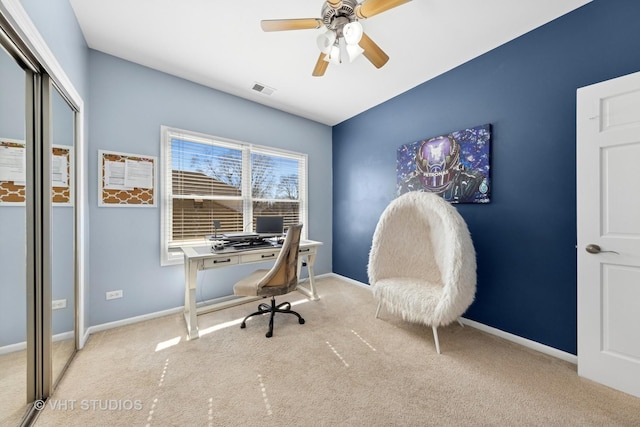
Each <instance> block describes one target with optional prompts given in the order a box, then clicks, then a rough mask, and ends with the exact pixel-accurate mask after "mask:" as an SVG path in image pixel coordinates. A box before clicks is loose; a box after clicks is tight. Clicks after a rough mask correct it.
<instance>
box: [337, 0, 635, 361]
mask: <svg viewBox="0 0 640 427" xmlns="http://www.w3.org/2000/svg"><path fill="white" fill-rule="evenodd" d="M639 21H640V2H638V1H632V0H595V1H593V2H592V3H589V4H587V5H585V6H583V7H582V8H580V9H577V10H576V11H574V12H572V13H570V14H567V15H565V16H563V17H560V18H559V19H557V20H555V21H552V22H550V23H549V24H547V25H544V26H542V27H540V28H538V29H536V30H534V31H532V32H529V33H527V34H525V35H523V36H522V37H519V38H518V39H516V40H514V41H512V42H510V43H508V44H505V45H503V46H501V47H499V48H496V49H494V50H493V51H491V52H488V53H487V54H485V55H482V56H480V57H478V58H476V59H474V60H472V61H470V62H468V63H466V64H463V65H461V66H459V67H457V68H455V69H453V70H452V71H450V72H447V73H445V74H443V75H441V76H439V77H437V78H435V79H433V80H431V81H428V82H426V83H424V84H422V85H420V86H418V87H416V88H414V89H412V90H410V91H408V92H406V93H404V94H402V95H399V96H397V97H396V98H394V99H392V100H390V101H388V102H385V103H383V104H381V105H379V106H377V107H375V108H372V109H371V110H369V111H366V112H364V113H362V114H360V115H358V116H356V117H354V118H352V119H350V120H347V121H345V122H343V123H341V124H339V125H337V126H335V127H334V128H333V173H334V176H333V179H334V181H333V184H334V193H333V198H334V212H333V215H334V217H333V233H334V241H335V242H336V243H335V246H334V248H333V269H334V272H335V273H338V274H341V275H344V276H347V277H349V278H352V279H355V280H358V281H361V282H365V283H367V282H368V279H367V271H366V268H367V261H368V255H369V250H370V246H371V238H372V236H373V231H374V229H375V226H376V223H377V220H378V217H379V215H380V214H381V212H382V211H383V210H384V208H385V207H386V205H387V204H388V203H389V202H390V201H391V200H392V199H393V198H395V191H396V171H395V162H396V150H397V148H398V147H399V146H400V145H402V144H406V143H408V142H412V141H416V140H421V139H425V138H428V137H432V136H437V135H441V134H446V133H449V132H452V131H455V130H459V129H464V128H467V127H472V126H476V125H482V124H485V123H490V124H491V125H492V158H491V177H492V195H491V203H489V204H487V205H471V204H465V205H456V207H457V208H458V210H459V212H460V213H461V214H462V216H463V217H464V218H465V220H466V221H467V223H468V225H469V228H470V230H471V234H472V238H473V241H474V245H475V248H476V251H477V259H478V291H477V294H476V300H475V302H474V303H473V305H472V306H471V307H470V308H469V310H468V311H467V313H466V315H465V317H467V318H469V319H473V320H476V321H478V322H480V323H483V324H486V325H489V326H492V327H495V328H498V329H500V330H503V331H506V332H509V333H512V334H515V335H518V336H521V337H524V338H527V339H530V340H533V341H537V342H540V343H542V344H545V345H548V346H551V347H554V348H557V349H559V350H562V351H565V352H568V353H572V354H576V351H577V343H576V340H577V339H576V335H577V330H576V329H577V325H576V324H577V314H576V286H577V284H576V248H575V245H576V183H575V173H576V167H575V163H576V149H575V147H576V130H575V129H576V113H575V111H576V89H578V88H579V87H582V86H586V85H590V84H593V83H597V82H600V81H603V80H608V79H611V78H615V77H619V76H621V75H625V74H629V73H632V72H636V71H638V70H640V25H639V24H638V22H639ZM416 54H419V53H416ZM434 60H436V58H434ZM391 61H393V55H391Z"/></svg>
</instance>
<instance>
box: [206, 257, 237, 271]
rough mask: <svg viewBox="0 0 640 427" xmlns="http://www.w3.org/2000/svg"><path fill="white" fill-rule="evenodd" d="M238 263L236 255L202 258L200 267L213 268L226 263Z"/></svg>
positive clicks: (223, 265)
mask: <svg viewBox="0 0 640 427" xmlns="http://www.w3.org/2000/svg"><path fill="white" fill-rule="evenodd" d="M235 264H238V257H237V256H229V257H223V258H214V259H211V258H209V259H204V260H202V268H203V269H206V268H215V267H226V266H227V265H235Z"/></svg>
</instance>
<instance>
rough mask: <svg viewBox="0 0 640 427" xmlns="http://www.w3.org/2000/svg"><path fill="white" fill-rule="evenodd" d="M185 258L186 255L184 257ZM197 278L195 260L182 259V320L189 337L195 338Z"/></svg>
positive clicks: (196, 325) (196, 330) (196, 335)
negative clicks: (185, 324) (185, 323)
mask: <svg viewBox="0 0 640 427" xmlns="http://www.w3.org/2000/svg"><path fill="white" fill-rule="evenodd" d="M185 258H186V257H185ZM197 279H198V267H197V261H195V262H191V261H188V260H187V259H185V260H184V320H185V322H187V335H188V336H189V339H190V340H192V339H196V338H198V337H199V336H200V335H199V334H198V313H197V312H196V283H197Z"/></svg>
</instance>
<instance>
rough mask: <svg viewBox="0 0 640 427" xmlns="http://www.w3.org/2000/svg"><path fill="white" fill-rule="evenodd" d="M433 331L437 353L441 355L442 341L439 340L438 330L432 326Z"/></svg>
mask: <svg viewBox="0 0 640 427" xmlns="http://www.w3.org/2000/svg"><path fill="white" fill-rule="evenodd" d="M431 329H432V330H433V340H434V341H435V342H436V351H437V352H438V354H440V341H439V340H438V328H437V327H435V326H432V327H431Z"/></svg>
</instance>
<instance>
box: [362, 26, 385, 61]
mask: <svg viewBox="0 0 640 427" xmlns="http://www.w3.org/2000/svg"><path fill="white" fill-rule="evenodd" d="M358 44H359V45H360V47H361V48H363V49H364V52H363V53H362V54H363V55H364V56H365V57H366V58H367V59H368V60H369V61H371V63H372V64H373V65H374V66H375V67H376V68H381V67H382V66H383V65H384V64H386V63H387V61H388V60H389V55H387V54H386V53H384V51H383V50H382V49H380V46H378V45H377V44H376V43H375V42H374V41H373V40H371V39H370V38H369V36H367V35H366V34H364V33H363V34H362V38H361V39H360V43H358Z"/></svg>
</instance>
